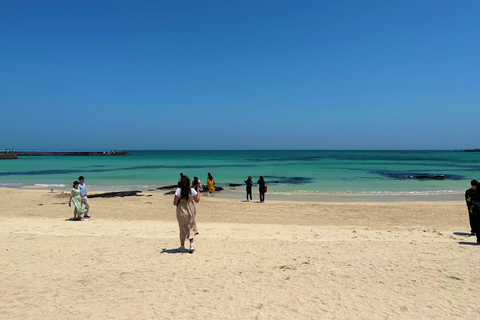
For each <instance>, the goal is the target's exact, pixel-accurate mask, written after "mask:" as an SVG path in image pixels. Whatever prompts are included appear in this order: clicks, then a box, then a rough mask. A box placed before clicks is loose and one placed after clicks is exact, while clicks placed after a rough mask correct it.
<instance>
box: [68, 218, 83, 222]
mask: <svg viewBox="0 0 480 320" xmlns="http://www.w3.org/2000/svg"><path fill="white" fill-rule="evenodd" d="M65 221H73V222H79V221H85V220H84V219H81V220H75V219H73V218H68V219H65Z"/></svg>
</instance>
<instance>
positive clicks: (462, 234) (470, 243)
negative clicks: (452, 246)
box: [453, 232, 480, 246]
mask: <svg viewBox="0 0 480 320" xmlns="http://www.w3.org/2000/svg"><path fill="white" fill-rule="evenodd" d="M453 234H454V235H456V236H463V237H473V234H471V233H467V232H454V233H453ZM458 244H462V245H465V246H479V245H480V243H477V242H466V241H459V242H458Z"/></svg>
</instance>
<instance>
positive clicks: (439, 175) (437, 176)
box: [408, 174, 447, 180]
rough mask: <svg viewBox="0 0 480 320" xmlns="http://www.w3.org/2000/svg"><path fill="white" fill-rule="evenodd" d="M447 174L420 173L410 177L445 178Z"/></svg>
mask: <svg viewBox="0 0 480 320" xmlns="http://www.w3.org/2000/svg"><path fill="white" fill-rule="evenodd" d="M446 177H447V176H446V175H444V174H419V175H412V176H409V177H408V178H409V179H420V180H422V179H432V180H445V178H446Z"/></svg>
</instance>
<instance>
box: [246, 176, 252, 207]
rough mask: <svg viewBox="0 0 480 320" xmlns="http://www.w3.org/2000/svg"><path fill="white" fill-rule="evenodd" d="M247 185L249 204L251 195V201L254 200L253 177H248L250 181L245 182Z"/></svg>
mask: <svg viewBox="0 0 480 320" xmlns="http://www.w3.org/2000/svg"><path fill="white" fill-rule="evenodd" d="M245 183H246V184H247V202H248V201H249V200H248V196H249V195H250V200H252V187H253V181H252V177H250V176H248V179H247V180H245Z"/></svg>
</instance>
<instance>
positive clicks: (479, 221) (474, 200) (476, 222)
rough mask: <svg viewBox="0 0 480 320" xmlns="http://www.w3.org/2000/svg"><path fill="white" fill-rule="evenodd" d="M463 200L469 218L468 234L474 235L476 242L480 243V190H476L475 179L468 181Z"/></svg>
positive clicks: (476, 182) (476, 183)
mask: <svg viewBox="0 0 480 320" xmlns="http://www.w3.org/2000/svg"><path fill="white" fill-rule="evenodd" d="M465 201H466V202H467V208H468V217H469V220H470V234H471V235H472V236H473V235H476V236H477V243H480V233H479V232H480V190H478V181H477V180H472V181H470V189H467V191H465Z"/></svg>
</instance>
